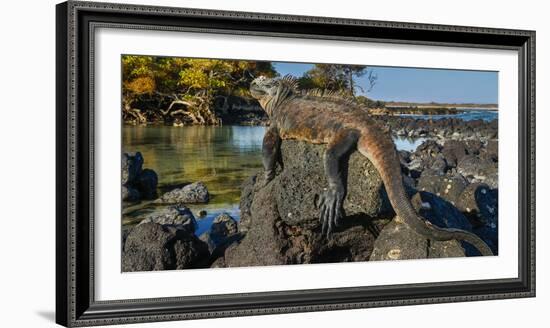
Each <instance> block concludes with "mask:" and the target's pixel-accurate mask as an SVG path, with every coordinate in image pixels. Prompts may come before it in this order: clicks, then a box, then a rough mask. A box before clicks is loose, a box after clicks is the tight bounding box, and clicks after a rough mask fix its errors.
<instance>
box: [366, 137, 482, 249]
mask: <svg viewBox="0 0 550 328" xmlns="http://www.w3.org/2000/svg"><path fill="white" fill-rule="evenodd" d="M382 134H384V135H382ZM357 148H358V150H359V152H360V153H361V154H363V155H364V156H366V157H367V158H368V159H369V160H370V161H371V162H372V163H373V165H374V166H375V167H376V169H377V170H378V173H379V174H380V176H381V178H382V181H383V182H384V186H385V187H386V192H387V193H388V197H389V199H390V202H391V204H392V207H393V209H394V211H395V213H396V214H397V216H399V217H400V218H401V219H402V220H403V221H404V222H405V223H406V224H407V225H409V226H410V227H411V228H412V229H413V230H414V231H416V232H417V233H419V234H420V235H422V236H425V237H427V238H429V239H433V240H439V241H444V240H452V239H457V240H463V241H465V242H467V243H469V244H472V245H473V246H475V247H476V248H477V249H478V250H479V251H480V253H481V255H484V256H485V255H493V252H492V251H491V249H490V248H489V246H487V244H486V243H485V242H484V241H483V240H481V238H479V237H478V236H477V235H475V234H473V233H471V232H468V231H465V230H460V229H449V228H440V227H436V226H434V225H432V224H430V223H428V222H426V221H424V220H423V219H422V218H421V217H419V215H418V214H417V213H416V211H415V209H414V208H413V206H412V204H411V201H410V199H409V197H408V196H407V193H406V192H405V187H404V185H403V176H402V174H401V166H400V162H399V157H398V155H397V151H396V150H395V146H394V144H393V142H392V140H391V138H390V137H389V136H387V135H385V133H383V132H382V131H374V132H373V131H369V132H367V133H366V134H363V135H362V137H361V138H360V139H359V141H358V144H357Z"/></svg>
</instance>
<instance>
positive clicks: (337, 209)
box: [319, 189, 344, 238]
mask: <svg viewBox="0 0 550 328" xmlns="http://www.w3.org/2000/svg"><path fill="white" fill-rule="evenodd" d="M343 200H344V193H343V192H338V191H337V190H335V189H328V190H327V191H325V192H324V193H323V195H322V196H321V198H320V200H319V205H320V209H321V211H320V213H321V214H320V221H321V223H322V228H321V233H322V235H326V236H327V238H328V237H330V234H331V233H332V232H333V230H334V228H335V227H338V226H340V223H341V222H340V219H341V218H342V217H343V216H344V209H343V207H342V205H343Z"/></svg>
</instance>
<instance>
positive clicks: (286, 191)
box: [272, 141, 392, 224]
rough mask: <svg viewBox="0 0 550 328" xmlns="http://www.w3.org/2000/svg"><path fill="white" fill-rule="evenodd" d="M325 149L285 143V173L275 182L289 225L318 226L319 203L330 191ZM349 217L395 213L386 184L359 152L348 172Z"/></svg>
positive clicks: (279, 205)
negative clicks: (325, 163)
mask: <svg viewBox="0 0 550 328" xmlns="http://www.w3.org/2000/svg"><path fill="white" fill-rule="evenodd" d="M324 150H325V146H324V145H311V144H307V143H304V142H298V141H285V142H283V144H282V145H281V153H282V158H283V163H284V170H283V171H282V172H281V173H280V174H279V175H278V176H277V177H276V179H275V180H274V181H273V182H272V183H273V185H274V190H273V191H274V195H275V197H276V203H277V210H278V212H279V216H280V218H281V220H283V221H284V222H285V223H288V224H305V223H310V222H313V223H317V221H318V216H319V209H318V208H317V206H316V203H317V200H318V198H319V197H320V195H321V193H322V192H323V190H324V188H326V187H327V181H326V177H325V172H324V167H323V153H324ZM346 171H347V197H346V200H345V202H344V210H345V212H346V215H347V216H352V215H358V214H361V215H367V216H372V217H379V216H382V215H389V214H390V213H392V209H391V206H390V203H389V200H388V198H387V195H386V192H385V189H384V186H383V183H382V180H381V178H380V176H379V174H378V172H377V171H376V169H375V168H374V166H373V165H372V164H371V162H370V161H368V160H367V159H366V158H365V157H364V156H362V155H361V154H359V152H357V151H356V152H353V153H352V154H351V156H350V158H349V167H348V168H347V170H346Z"/></svg>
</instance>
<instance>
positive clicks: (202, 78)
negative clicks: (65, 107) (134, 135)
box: [122, 55, 276, 124]
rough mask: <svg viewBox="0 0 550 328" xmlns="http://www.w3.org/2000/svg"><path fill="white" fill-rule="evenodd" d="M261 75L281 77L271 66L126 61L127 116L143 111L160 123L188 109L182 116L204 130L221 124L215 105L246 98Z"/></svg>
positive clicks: (150, 59) (142, 59) (171, 59)
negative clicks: (236, 97) (229, 98)
mask: <svg viewBox="0 0 550 328" xmlns="http://www.w3.org/2000/svg"><path fill="white" fill-rule="evenodd" d="M258 75H266V76H275V75H276V72H275V69H274V68H273V66H272V64H271V62H254V61H243V60H220V59H200V58H174V57H154V56H135V55H125V56H122V89H123V103H124V108H123V111H124V110H126V111H127V112H129V111H131V110H134V111H135V108H137V109H138V110H139V113H140V115H142V114H143V115H145V116H146V118H147V119H155V118H156V119H159V118H162V117H165V116H167V115H172V114H173V111H172V109H176V108H179V109H181V107H185V108H184V109H185V112H181V111H180V114H185V115H187V116H189V117H191V118H192V119H193V120H198V121H199V122H200V124H215V122H217V117H216V113H215V112H214V110H213V103H214V99H215V98H216V97H218V96H229V95H241V96H242V95H246V94H247V93H248V85H249V84H250V82H251V81H252V80H253V78H254V76H258ZM174 104H176V106H173V105H174ZM163 109H166V110H163ZM144 113H145V114H144ZM130 114H131V113H130ZM133 116H135V114H132V115H130V116H129V117H130V118H132V117H133ZM205 116H206V117H205ZM165 119H166V118H165Z"/></svg>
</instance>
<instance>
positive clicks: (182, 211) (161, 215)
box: [139, 205, 197, 233]
mask: <svg viewBox="0 0 550 328" xmlns="http://www.w3.org/2000/svg"><path fill="white" fill-rule="evenodd" d="M146 223H156V224H161V225H171V226H174V227H175V228H177V229H182V230H185V231H187V232H188V233H194V232H195V231H196V230H197V221H196V219H195V216H194V215H193V213H192V212H191V210H190V209H189V208H187V207H185V206H183V205H174V206H169V207H167V208H163V209H160V210H157V211H154V212H153V213H151V214H149V215H147V217H145V218H144V219H143V220H142V221H141V222H140V223H139V225H141V224H146Z"/></svg>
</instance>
